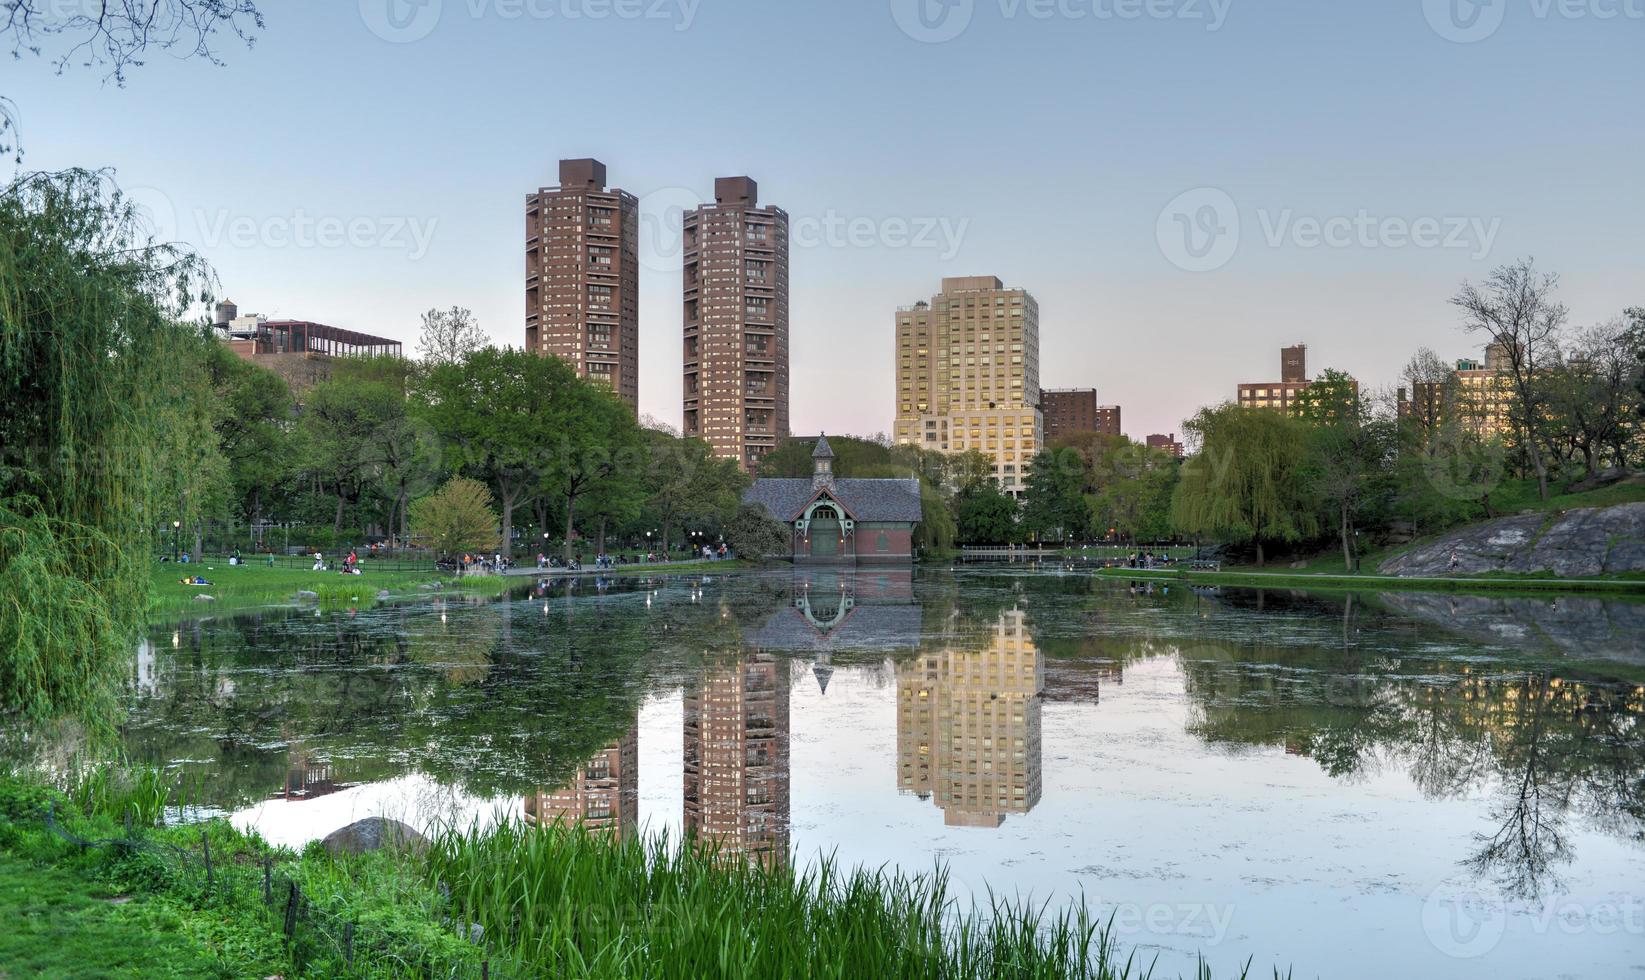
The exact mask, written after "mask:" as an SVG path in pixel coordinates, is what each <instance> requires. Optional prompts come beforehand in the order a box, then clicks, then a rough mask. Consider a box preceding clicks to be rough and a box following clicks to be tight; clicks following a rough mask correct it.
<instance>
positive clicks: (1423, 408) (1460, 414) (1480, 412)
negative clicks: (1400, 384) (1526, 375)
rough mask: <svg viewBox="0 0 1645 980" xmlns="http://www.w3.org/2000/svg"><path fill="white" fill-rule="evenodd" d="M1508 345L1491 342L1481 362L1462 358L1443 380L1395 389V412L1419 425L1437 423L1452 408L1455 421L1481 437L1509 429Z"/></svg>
mask: <svg viewBox="0 0 1645 980" xmlns="http://www.w3.org/2000/svg"><path fill="white" fill-rule="evenodd" d="M1508 354H1509V351H1508V348H1507V347H1505V346H1504V345H1501V344H1491V345H1489V346H1488V347H1486V348H1485V360H1484V361H1483V362H1481V361H1477V360H1473V359H1471V358H1463V359H1461V360H1459V361H1457V362H1456V370H1454V371H1453V372H1451V377H1450V378H1449V379H1448V380H1447V381H1444V382H1438V383H1436V382H1431V381H1429V382H1420V381H1419V382H1417V383H1416V384H1414V385H1413V386H1412V389H1411V390H1410V391H1407V390H1406V389H1404V388H1401V389H1399V401H1398V406H1399V415H1400V417H1401V418H1413V417H1414V418H1415V419H1417V421H1418V422H1419V423H1421V424H1422V425H1423V426H1433V425H1437V424H1439V422H1440V421H1441V419H1443V418H1444V417H1445V415H1446V413H1447V412H1448V411H1450V410H1452V409H1454V410H1455V412H1456V418H1457V421H1458V422H1460V423H1461V425H1462V426H1463V427H1464V428H1465V429H1466V430H1467V431H1470V432H1473V433H1475V434H1477V435H1481V436H1500V435H1505V434H1507V433H1509V432H1511V431H1513V421H1512V419H1511V417H1510V409H1511V407H1512V405H1513V402H1514V392H1513V381H1512V377H1511V375H1510V365H1509V357H1508Z"/></svg>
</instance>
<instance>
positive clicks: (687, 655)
mask: <svg viewBox="0 0 1645 980" xmlns="http://www.w3.org/2000/svg"><path fill="white" fill-rule="evenodd" d="M830 575H831V576H832V577H825V578H822V579H819V578H816V576H815V575H796V574H794V573H793V572H790V571H786V570H785V571H780V572H776V573H770V574H765V573H762V574H749V575H738V576H732V577H730V578H725V579H721V578H694V579H685V578H681V577H678V576H676V577H673V578H669V579H662V578H659V579H656V580H643V579H639V580H636V579H614V580H612V581H611V582H598V583H596V582H586V581H585V582H579V583H574V584H571V583H566V584H557V585H552V586H548V587H544V588H540V589H537V590H535V591H534V592H533V593H532V594H531V595H530V596H528V597H525V598H522V599H517V600H515V601H512V602H506V603H498V604H491V605H468V604H465V603H461V602H453V603H451V604H449V605H444V606H442V605H441V604H440V603H438V602H422V603H417V604H413V605H410V606H402V607H383V608H377V609H372V610H367V611H362V612H361V613H359V614H358V615H354V616H348V615H343V614H327V615H322V616H320V617H315V616H314V615H313V614H312V612H310V613H298V612H292V611H280V612H273V613H266V614H262V615H259V616H251V617H245V618H239V619H234V620H222V621H213V622H208V623H183V624H165V625H162V626H157V627H156V629H155V630H154V631H153V632H152V634H151V636H150V639H149V643H148V645H147V646H146V647H145V651H146V654H145V657H144V658H142V659H141V662H140V663H139V665H138V667H137V669H136V671H135V674H136V676H135V677H134V683H133V690H132V694H131V698H130V705H131V716H130V718H129V720H128V722H127V724H126V726H125V729H124V738H125V750H126V752H127V754H128V756H129V757H130V758H132V759H134V760H137V761H147V762H155V763H160V764H165V765H168V766H171V767H173V768H174V769H178V770H182V771H184V772H187V773H191V774H193V775H194V776H195V777H196V778H195V782H196V784H197V785H199V786H200V787H201V788H202V790H203V791H204V792H206V793H209V794H210V796H211V797H212V799H210V800H209V801H206V802H211V803H214V804H217V805H220V806H225V807H234V806H238V805H243V804H245V803H248V802H252V801H256V800H260V799H266V798H268V797H269V796H270V795H275V794H279V793H281V792H285V793H287V794H290V793H291V792H293V791H294V787H295V790H296V791H298V792H314V791H316V790H318V789H320V788H322V787H323V786H335V785H346V784H349V783H354V782H361V781H372V780H382V779H387V778H390V777H393V776H397V775H401V774H405V773H411V772H421V773H424V774H426V775H428V776H430V777H432V778H433V779H434V780H435V781H436V782H437V783H440V784H441V785H444V786H452V787H457V788H459V789H461V790H462V791H464V792H465V793H468V794H470V795H473V796H485V797H501V796H508V797H512V798H513V799H514V800H516V801H518V800H520V799H522V798H524V797H525V796H526V795H527V794H536V793H552V792H555V791H557V788H561V787H566V786H568V785H569V783H570V782H571V781H572V780H573V777H574V775H575V774H576V773H577V772H578V769H579V767H585V763H586V762H587V761H588V760H590V759H591V758H594V757H595V756H597V755H598V754H599V753H601V752H602V751H607V750H608V747H609V746H611V745H613V744H616V743H618V741H619V740H621V739H622V738H624V737H625V735H626V734H627V733H629V732H631V731H632V730H633V728H634V725H635V718H636V713H637V711H638V709H639V705H640V703H641V701H642V700H643V699H644V698H645V697H646V696H647V695H648V694H657V693H670V692H676V691H685V692H698V691H701V690H703V689H704V688H703V685H704V678H705V677H707V676H709V675H710V674H712V673H713V672H714V671H716V670H724V669H726V668H727V667H729V666H730V665H746V664H747V663H748V662H750V658H751V657H754V656H756V655H759V656H767V655H768V656H771V657H776V658H783V659H793V660H798V661H800V662H801V665H800V666H799V668H798V669H796V670H794V671H792V672H791V673H790V674H785V675H782V676H793V677H799V678H803V680H804V682H805V683H809V684H812V685H816V686H819V689H820V690H822V691H825V692H827V693H826V696H827V697H829V698H834V697H836V694H835V693H834V692H833V689H832V688H831V687H828V686H826V685H827V678H828V677H829V676H832V675H833V672H834V671H855V672H857V673H858V675H859V676H860V677H861V678H862V682H863V683H864V684H865V686H866V687H867V688H869V689H872V688H874V687H875V686H876V685H878V686H879V687H881V688H884V687H886V686H888V685H894V686H895V687H896V689H897V690H898V691H899V692H900V691H901V689H902V687H904V686H906V685H905V684H904V681H905V680H906V679H907V678H909V677H911V676H913V674H912V673H911V672H917V671H918V670H919V669H920V665H921V663H922V662H923V661H922V659H921V658H922V657H928V656H933V655H939V654H941V653H942V652H943V651H952V650H973V649H979V650H980V649H985V648H987V646H988V644H989V643H990V642H992V639H993V638H995V637H996V636H997V633H998V630H999V626H1000V623H1001V622H1002V621H1004V620H1003V619H1002V617H1006V618H1009V617H1011V616H1020V618H1021V623H1022V626H1023V630H1024V638H1023V643H1024V649H1025V650H1026V649H1033V650H1035V651H1036V653H1035V658H1036V660H1035V662H1036V663H1040V664H1043V670H1044V679H1043V698H1044V699H1045V700H1046V701H1047V702H1049V703H1056V702H1059V701H1060V702H1068V701H1083V702H1091V701H1095V700H1096V699H1097V698H1098V696H1099V694H1100V693H1102V692H1101V690H1100V689H1101V688H1102V686H1103V685H1108V684H1118V683H1121V682H1122V681H1123V678H1124V674H1125V671H1126V669H1127V668H1129V667H1131V666H1133V665H1135V664H1138V663H1140V662H1142V661H1147V660H1159V659H1161V658H1164V659H1168V660H1169V661H1171V662H1172V663H1173V664H1174V665H1175V667H1176V668H1177V669H1178V670H1180V673H1181V676H1182V679H1183V686H1184V689H1185V691H1186V699H1187V708H1188V720H1187V722H1186V727H1187V730H1188V732H1189V733H1190V734H1192V735H1193V736H1195V737H1196V738H1198V739H1200V740H1202V741H1203V742H1204V743H1206V744H1208V745H1211V746H1217V747H1221V748H1223V749H1225V750H1231V751H1247V750H1253V749H1256V748H1259V747H1260V748H1277V749H1281V750H1283V751H1284V752H1287V753H1290V754H1292V755H1296V756H1301V757H1306V758H1309V759H1311V760H1313V761H1314V762H1316V763H1317V764H1318V765H1319V766H1320V767H1321V769H1322V770H1323V771H1324V772H1326V773H1328V774H1329V775H1330V776H1331V777H1332V778H1335V779H1339V780H1356V779H1362V778H1366V777H1368V776H1369V775H1371V774H1374V773H1378V772H1384V771H1397V772H1400V773H1403V774H1404V775H1405V777H1406V778H1409V779H1410V780H1411V781H1412V783H1413V784H1414V785H1415V786H1416V787H1417V788H1418V789H1419V790H1420V792H1421V793H1422V794H1423V795H1424V796H1425V797H1427V798H1429V799H1434V800H1441V799H1458V798H1479V799H1488V800H1489V805H1488V808H1486V809H1485V811H1484V812H1485V813H1486V814H1487V816H1488V820H1489V823H1488V825H1482V826H1481V827H1480V828H1479V832H1478V835H1477V840H1476V842H1475V849H1474V851H1473V852H1472V853H1471V854H1468V855H1459V857H1460V858H1463V859H1464V864H1465V866H1466V867H1467V868H1468V869H1470V870H1471V871H1473V872H1475V873H1477V874H1479V875H1481V876H1482V877H1486V878H1489V879H1491V880H1493V881H1496V882H1497V883H1499V884H1500V885H1501V886H1502V887H1503V888H1504V889H1506V890H1508V891H1510V892H1512V893H1514V894H1518V895H1529V896H1534V895H1537V894H1540V893H1541V892H1543V891H1544V890H1546V889H1547V888H1548V887H1550V886H1551V885H1556V884H1557V883H1558V876H1559V872H1560V869H1561V868H1562V867H1564V866H1566V865H1568V864H1569V863H1570V862H1571V861H1572V860H1573V859H1574V855H1573V853H1572V852H1573V849H1574V847H1575V843H1574V842H1575V841H1576V840H1577V836H1576V834H1575V831H1576V830H1577V829H1578V828H1582V829H1592V830H1598V831H1600V832H1603V833H1605V834H1608V835H1611V836H1614V837H1617V838H1621V839H1625V840H1630V841H1635V842H1640V841H1645V725H1641V724H1640V722H1641V715H1642V711H1645V705H1642V702H1645V688H1642V687H1641V686H1640V678H1641V677H1645V664H1642V663H1640V662H1639V660H1638V659H1637V658H1636V657H1634V656H1633V655H1632V654H1631V653H1630V652H1629V650H1628V649H1623V650H1622V651H1621V653H1620V655H1617V654H1615V652H1614V651H1611V650H1610V648H1604V649H1600V648H1595V647H1593V646H1588V647H1584V648H1583V649H1585V650H1587V651H1588V652H1589V653H1591V654H1595V655H1596V656H1589V657H1582V658H1579V657H1578V656H1576V655H1575V654H1574V653H1573V650H1574V649H1576V648H1575V647H1573V645H1572V644H1571V643H1570V642H1569V640H1568V638H1562V636H1561V635H1552V636H1550V637H1549V642H1548V643H1545V644H1542V645H1540V646H1538V645H1537V642H1536V641H1535V638H1536V636H1537V635H1539V631H1540V632H1541V633H1547V632H1548V631H1550V630H1553V631H1555V632H1557V631H1558V630H1560V629H1562V628H1563V627H1562V626H1561V624H1562V623H1564V622H1566V621H1567V620H1573V619H1574V620H1581V621H1583V622H1590V623H1591V624H1592V625H1590V626H1588V627H1584V629H1587V630H1588V631H1589V632H1588V633H1586V634H1584V636H1588V637H1592V638H1594V642H1598V643H1601V644H1603V643H1604V642H1605V640H1604V637H1606V636H1610V635H1613V634H1615V633H1616V632H1617V631H1618V630H1622V631H1624V632H1625V631H1626V628H1627V625H1628V624H1631V623H1635V622H1638V621H1640V615H1639V611H1638V609H1637V608H1634V607H1628V606H1627V604H1600V605H1599V606H1597V607H1596V606H1592V605H1589V606H1582V607H1577V606H1575V605H1573V604H1571V603H1563V604H1562V605H1560V606H1559V607H1558V608H1557V609H1555V608H1554V607H1553V604H1552V603H1548V602H1541V603H1534V604H1530V605H1525V604H1518V605H1516V604H1515V603H1509V602H1495V603H1491V604H1482V603H1470V602H1450V601H1444V602H1442V601H1440V600H1438V599H1434V600H1432V601H1429V600H1426V599H1425V600H1423V601H1420V602H1418V601H1414V600H1411V599H1409V598H1402V599H1401V600H1400V602H1399V603H1397V604H1391V603H1389V602H1387V601H1384V600H1383V599H1381V598H1379V597H1374V596H1359V597H1356V598H1354V599H1352V600H1350V599H1347V598H1344V597H1340V596H1339V597H1334V598H1333V597H1321V596H1317V595H1316V596H1310V595H1305V594H1300V593H1289V592H1268V593H1258V592H1252V591H1237V590H1230V591H1221V592H1218V591H1215V590H1188V589H1183V588H1179V587H1172V586H1168V585H1162V584H1157V583H1156V584H1151V583H1136V584H1128V583H1125V582H1123V581H1120V582H1116V581H1114V580H1110V579H1099V578H1093V577H1090V576H1086V575H1067V574H1038V573H1034V572H1026V573H1025V572H1023V571H1021V570H1020V569H1019V570H1004V569H983V570H969V569H967V570H961V571H958V572H948V571H926V570H921V571H919V572H917V573H915V574H914V575H913V576H912V577H911V578H910V577H909V576H907V574H906V573H904V575H903V576H902V577H900V578H898V577H895V576H891V577H888V576H887V575H886V574H885V573H883V572H882V573H863V574H861V575H853V574H851V573H849V572H838V573H830ZM1587 601H1588V602H1589V603H1590V604H1591V603H1593V602H1597V600H1587ZM1613 607H1614V608H1613ZM1524 610H1530V612H1528V613H1526V615H1533V616H1534V619H1533V621H1532V623H1531V625H1530V626H1524V627H1521V626H1519V625H1516V621H1514V620H1513V618H1512V617H1514V616H1516V615H1518V614H1519V613H1520V612H1521V611H1524ZM1014 611H1015V612H1014ZM1487 615H1488V616H1491V617H1496V622H1495V624H1494V625H1495V627H1496V628H1497V629H1498V631H1499V632H1502V633H1503V634H1504V635H1509V636H1513V637H1519V639H1516V640H1514V641H1513V643H1512V645H1505V644H1496V643H1491V642H1487V641H1486V639H1484V638H1483V637H1484V636H1485V635H1486V634H1488V632H1489V630H1488V629H1487V627H1486V626H1485V625H1484V624H1482V622H1481V621H1480V619H1479V617H1480V616H1487ZM1585 642H1586V641H1585ZM1608 652H1611V653H1612V656H1611V657H1610V658H1609V659H1606V658H1605V657H1604V656H1603V655H1604V654H1606V653H1608ZM876 679H877V680H876ZM1024 719H1025V723H1026V722H1027V720H1028V719H1029V714H1028V713H1027V712H1025V713H1024ZM885 734H886V736H887V738H886V744H888V745H892V746H895V745H896V744H898V737H899V736H898V733H892V732H887V733H885ZM1015 737H1016V736H1013V739H1014V738H1015ZM1023 740H1024V748H1025V749H1027V748H1028V747H1029V742H1030V740H1029V738H1028V735H1027V734H1025V735H1024V736H1023ZM1013 747H1014V742H1013ZM755 761H756V763H758V764H762V765H763V764H764V763H763V762H762V761H760V760H758V759H756V760H755ZM892 764H893V765H894V764H895V763H894V762H893V763H892ZM585 768H586V767H585ZM585 775H586V774H585ZM1053 775H1054V774H1053V773H1051V772H1046V773H1045V777H1046V778H1047V779H1048V780H1049V779H1050V778H1051V777H1052V776H1053ZM551 788H556V789H551ZM1013 792H1014V789H1013ZM1031 792H1032V787H1031V786H1030V785H1029V783H1028V782H1026V781H1025V782H1024V804H1025V805H1024V807H1023V808H1021V809H1022V810H1026V809H1027V808H1028V806H1029V804H1028V803H1027V800H1028V798H1029V796H1030V794H1031ZM1008 802H1009V801H1008Z"/></svg>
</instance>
